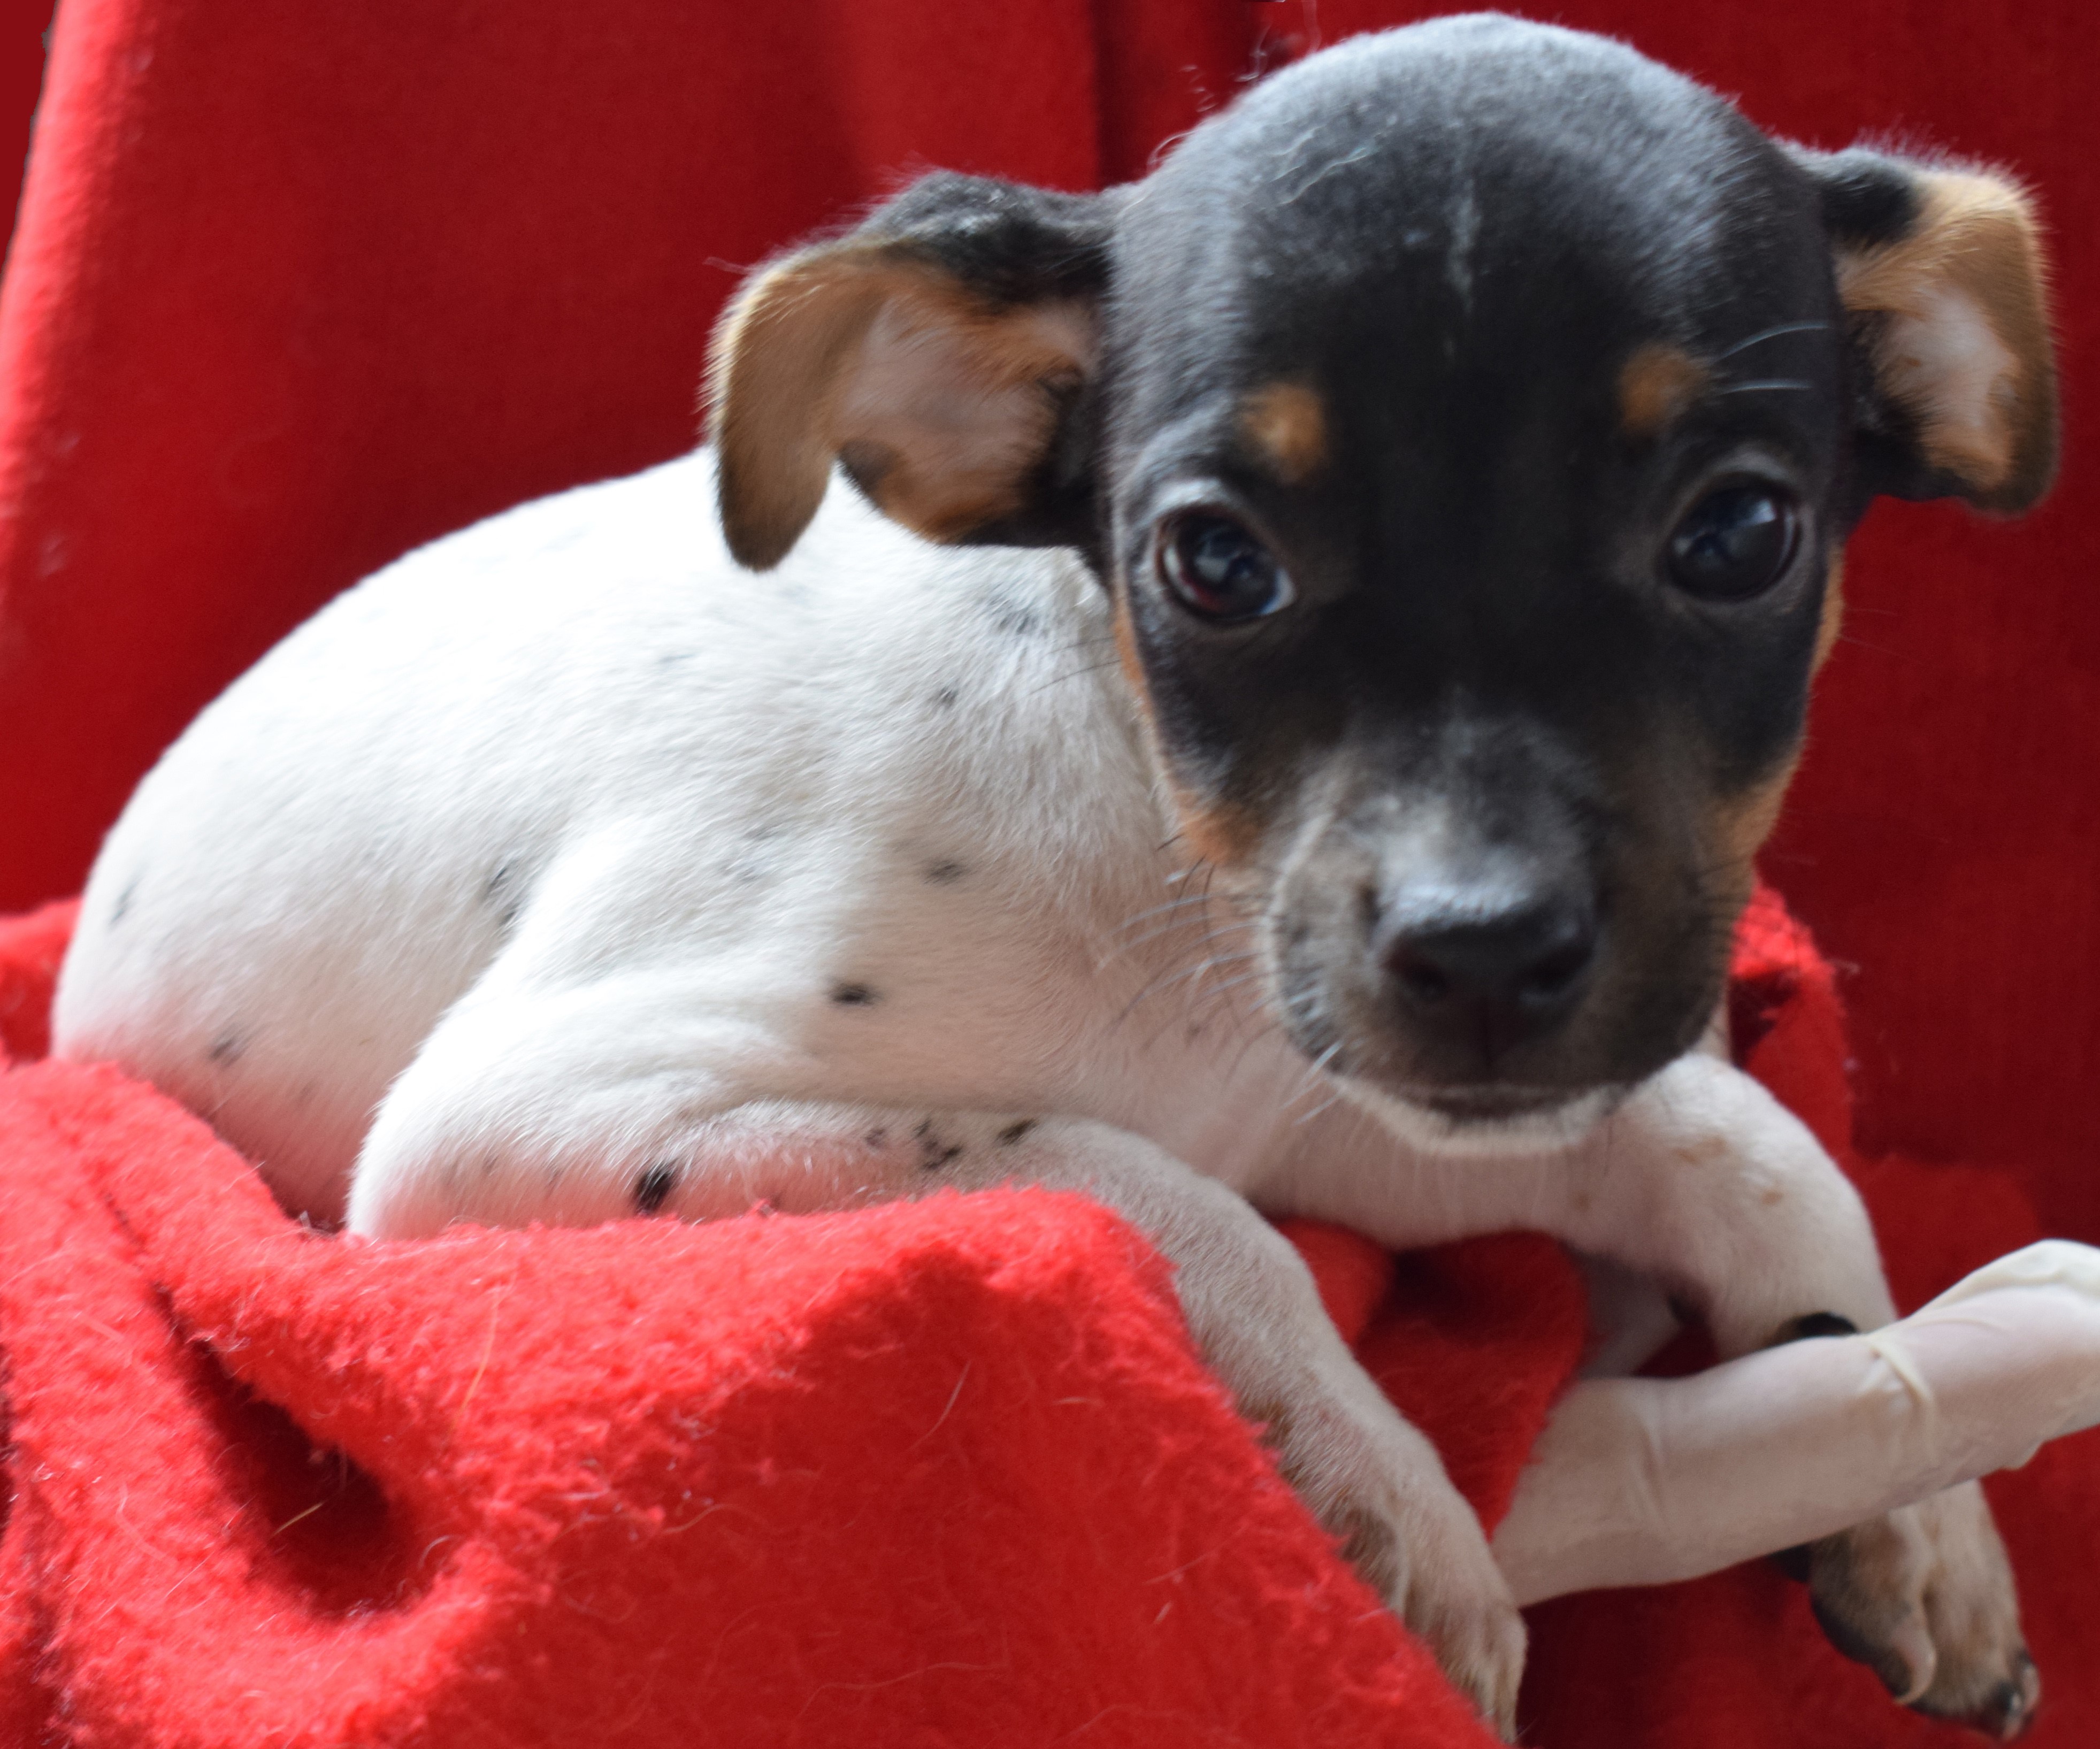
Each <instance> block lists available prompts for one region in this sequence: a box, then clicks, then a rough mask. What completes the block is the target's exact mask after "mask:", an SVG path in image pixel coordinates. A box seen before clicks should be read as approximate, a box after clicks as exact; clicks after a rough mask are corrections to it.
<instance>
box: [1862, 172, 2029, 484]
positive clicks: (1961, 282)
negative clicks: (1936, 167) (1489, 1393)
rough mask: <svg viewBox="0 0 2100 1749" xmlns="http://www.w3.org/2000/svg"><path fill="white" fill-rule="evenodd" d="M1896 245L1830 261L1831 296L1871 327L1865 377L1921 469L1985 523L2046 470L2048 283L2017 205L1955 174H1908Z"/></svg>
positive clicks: (2018, 197) (2012, 193)
mask: <svg viewBox="0 0 2100 1749" xmlns="http://www.w3.org/2000/svg"><path fill="white" fill-rule="evenodd" d="M1920 183H1921V194H1922V198H1921V204H1920V210H1919V214H1918V218H1917V222H1916V223H1915V224H1914V225H1913V227H1911V230H1910V232H1909V234H1908V236H1904V238H1902V239H1901V240H1899V241H1897V242H1895V243H1890V244H1885V245H1881V246H1879V247H1877V248H1873V249H1841V250H1840V252H1839V253H1838V295H1839V297H1841V298H1842V300H1843V302H1844V304H1845V307H1846V309H1847V310H1850V311H1853V312H1854V313H1855V314H1858V315H1874V316H1878V317H1880V318H1882V328H1881V333H1880V334H1879V336H1878V337H1877V340H1876V341H1875V346H1874V355H1873V357H1874V369H1875V373H1876V376H1877V378H1878V380H1879V381H1880V384H1881V386H1882V392H1883V393H1885V394H1887V395H1888V396H1889V398H1890V399H1891V400H1893V401H1895V402H1896V403H1898V404H1899V406H1901V407H1902V408H1904V410H1905V411H1906V412H1908V413H1909V414H1910V415H1911V416H1912V417H1913V418H1914V419H1915V420H1917V423H1918V434H1919V441H1920V443H1921V447H1922V448H1923V451H1924V454H1925V457H1926V460H1927V461H1928V462H1929V463H1930V465H1932V466H1933V467H1935V468H1936V469H1940V470H1941V471H1943V473H1946V474H1949V475H1951V476H1952V477H1953V478H1955V479H1957V480H1959V481H1960V482H1961V483H1962V485H1963V486H1964V487H1965V488H1966V492H1965V496H1968V497H1969V498H1970V500H1971V501H1972V502H1973V503H1974V504H1979V505H1980V506H1981V507H1982V508H1983V509H1989V510H2003V511H2008V512H2010V511H2017V510H2024V509H2027V508H2028V507H2029V506H2030V505H2031V504H2033V503H2034V502H2035V501H2036V500H2037V499H2039V498H2040V496H2041V495H2042V494H2043V493H2044V492H2045V491H2047V490H2048V489H2049V480H2050V478H2052V476H2053V475H2054V473H2055V469H2056V372H2055V364H2054V359H2053V357H2052V353H2051V347H2050V341H2049V309H2048V271H2047V267H2046V265H2045V262H2044V259H2043V256H2042V250H2041V244H2040V231H2039V227H2037V225H2036V222H2035V217H2034V212H2033V209H2032V205H2030V203H2029V201H2028V200H2027V196H2026V195H2025V194H2024V193H2023V192H2021V190H2020V189H2019V188H2018V187H2015V186H2014V184H2012V183H2010V182H2006V181H2004V180H2002V179H2001V178H1997V177H1995V176H1988V175H1983V174H1976V173H1974V172H1965V171H1945V170H1941V171H1926V172H1922V173H1921V175H1920Z"/></svg>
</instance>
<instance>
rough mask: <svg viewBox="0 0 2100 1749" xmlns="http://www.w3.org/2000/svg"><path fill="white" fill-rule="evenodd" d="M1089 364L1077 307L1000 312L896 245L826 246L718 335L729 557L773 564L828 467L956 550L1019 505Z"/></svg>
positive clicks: (714, 404) (767, 285) (716, 375)
mask: <svg viewBox="0 0 2100 1749" xmlns="http://www.w3.org/2000/svg"><path fill="white" fill-rule="evenodd" d="M1092 354H1093V322H1092V312H1091V311H1090V309H1089V308H1088V307H1087V306H1086V305H1084V304H1083V303H1081V302H1078V301H1075V300H1053V301H1048V302H1043V303H1041V304H1035V305H1018V306H1010V307H1006V308H996V307H994V306H990V305H987V304H985V303H983V302H981V301H979V300H978V299H977V298H975V297H972V296H971V295H970V294H969V293H967V292H966V291H964V289H962V288H960V286H958V285H956V284H955V283H954V282H953V281H952V280H950V279H948V278H947V277H946V275H943V274H942V273H941V272H940V271H938V270H937V269H935V268H933V267H931V266H929V264H927V263H926V262H924V261H921V260H919V259H917V258H914V257H912V256H911V255H910V254H909V253H904V252H902V251H899V250H898V249H895V248H894V247H893V246H885V245H851V244H845V245H827V246H826V247H823V248H820V249H812V250H808V251H805V253H802V254H800V255H796V256H792V257H790V258H788V259H787V260H786V261H784V262H781V263H779V265H778V266H777V267H772V268H770V269H768V270H767V271H765V272H764V273H762V274H761V275H759V276H758V278H757V279H756V280H753V281H752V284H751V285H750V286H749V287H748V289H746V290H745V291H744V293H743V294H742V295H741V296H739V297H738V298H737V300H736V301H735V303H734V304H733V305H732V306H730V309H729V311H728V312H727V313H726V315H724V317H723V319H722V320H721V323H720V324H718V325H717V328H716V330H715V336H714V341H713V345H712V349H711V354H710V364H709V371H708V381H709V408H710V413H709V419H708V427H709V436H710V437H711V438H712V441H713V443H714V444H715V447H716V452H717V495H718V496H719V498H720V500H721V516H722V528H723V532H724V534H725V535H726V538H727V540H728V542H729V546H730V551H731V552H732V553H735V556H736V557H737V558H738V560H739V562H742V563H743V564H745V565H748V566H751V567H752V569H754V570H761V571H762V570H765V569H767V568H769V567H770V566H774V565H776V564H778V563H779V562H780V561H781V559H783V557H786V556H787V552H788V549H789V548H792V546H793V545H794V544H795V542H796V540H797V539H798V538H799V537H800V536H801V532H802V531H803V530H804V529H805V527H807V526H809V522H810V518H812V517H814V515H815V514H816V513H817V507H818V504H821V503H822V502H823V496H824V492H825V490H826V487H827V486H828V484H829V482H830V478H831V466H832V460H833V459H834V458H840V459H843V460H845V462H846V464H847V465H848V466H849V469H850V470H851V471H852V473H853V474H854V478H855V479H856V480H857V481H858V483H859V484H860V486H861V487H862V490H863V491H866V492H867V495H868V496H869V497H870V498H871V499H872V500H874V501H875V503H876V505H877V506H878V507H879V508H880V509H881V510H882V511H883V512H884V513H885V514H886V515H889V516H890V517H893V518H895V519H896V520H897V521H898V522H902V523H903V524H904V525H905V526H907V528H911V529H913V530H915V531H917V532H918V533H920V534H922V535H926V536H927V537H928V538H929V539H930V540H955V539H958V538H960V536H962V535H967V534H968V533H970V532H971V531H973V530H975V529H977V528H980V527H982V526H984V525H985V524H986V522H993V521H995V520H997V519H998V518H999V517H1001V516H1004V515H1008V514H1010V513H1012V512H1013V511H1014V510H1016V509H1019V508H1020V507H1021V503H1022V501H1023V497H1024V492H1025V487H1026V478H1027V475H1028V474H1029V472H1030V469H1032V468H1033V467H1034V466H1035V465H1036V463H1037V462H1038V461H1039V460H1041V458H1042V456H1043V452H1044V451H1045V450H1046V449H1047V447H1048V444H1049V442H1050V439H1051V437H1052V433H1053V431H1054V429H1055V425H1056V421H1057V397H1058V394H1059V393H1060V392H1061V390H1065V388H1067V387H1069V386H1070V385H1074V384H1076V383H1077V381H1079V377H1081V376H1082V374H1083V372H1084V371H1085V369H1086V368H1087V366H1088V365H1089V364H1090V363H1092Z"/></svg>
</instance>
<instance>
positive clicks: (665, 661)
mask: <svg viewBox="0 0 2100 1749" xmlns="http://www.w3.org/2000/svg"><path fill="white" fill-rule="evenodd" d="M692 659H693V653H692V651H690V650H665V651H664V652H663V653H662V654H660V655H659V656H658V657H657V659H656V666H657V667H660V668H675V667H677V665H678V664H679V663H682V662H690V661H691V660H692Z"/></svg>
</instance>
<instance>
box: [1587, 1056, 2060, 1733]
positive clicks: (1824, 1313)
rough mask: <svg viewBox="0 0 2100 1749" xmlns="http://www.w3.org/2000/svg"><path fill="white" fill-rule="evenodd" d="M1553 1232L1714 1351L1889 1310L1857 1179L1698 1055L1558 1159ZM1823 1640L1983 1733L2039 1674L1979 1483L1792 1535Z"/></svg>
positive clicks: (1725, 1070) (1904, 1693)
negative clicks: (1687, 1313)
mask: <svg viewBox="0 0 2100 1749" xmlns="http://www.w3.org/2000/svg"><path fill="white" fill-rule="evenodd" d="M1562 1236H1563V1237H1564V1238H1566V1239H1567V1240H1568V1241H1569V1243H1571V1244H1573V1245H1577V1246H1579V1247H1581V1248H1582V1249H1586V1250H1589V1251H1592V1252H1595V1253H1598V1254H1599V1255H1603V1256H1608V1257H1611V1258H1613V1259H1614V1260H1616V1261H1617V1262H1623V1263H1626V1264H1627V1265H1629V1266H1630V1267H1634V1268H1636V1269H1639V1270H1643V1271H1646V1272H1648V1273H1649V1274H1651V1275H1654V1276H1656V1277H1657V1279H1658V1280H1661V1281H1662V1282H1664V1283H1665V1284H1669V1285H1672V1286H1674V1287H1675V1288H1677V1289H1679V1291H1680V1292H1682V1293H1683V1294H1684V1296H1685V1297H1686V1298H1687V1300H1688V1301H1689V1302H1690V1303H1691V1304H1692V1306H1694V1307H1695V1308H1696V1310H1697V1311H1699V1312H1700V1313H1701V1315H1703V1316H1704V1318H1705V1320H1706V1323H1707V1326H1708V1328H1710V1330H1711V1331H1712V1333H1713V1335H1714V1343H1715V1346H1717V1347H1718V1349H1719V1350H1720V1352H1721V1355H1722V1357H1723V1359H1729V1358H1732V1357H1733V1356H1736V1355H1742V1354H1745V1353H1748V1352H1749V1351H1750V1350H1753V1349H1756V1348H1761V1347H1764V1346H1769V1345H1771V1344H1772V1343H1775V1342H1782V1341H1793V1340H1796V1339H1799V1338H1800V1337H1802V1336H1804V1335H1809V1334H1813V1333H1817V1332H1822V1333H1829V1332H1833V1331H1838V1330H1842V1328H1844V1327H1845V1326H1846V1325H1849V1326H1850V1327H1851V1328H1852V1329H1855V1330H1860V1331H1867V1330H1873V1329H1877V1328H1880V1327H1881V1326H1882V1325H1883V1324H1888V1323H1890V1321H1892V1320H1893V1319H1894V1318H1895V1306H1894V1304H1893V1302H1891V1301H1890V1297H1889V1292H1888V1287H1887V1284H1886V1280H1884V1279H1883V1276H1882V1270H1881V1262H1880V1255H1879V1252H1878V1250H1877V1248H1876V1246H1875V1244H1874V1237H1873V1227H1872V1226H1871V1224H1870V1223H1869V1222H1868V1218H1867V1214H1866V1210H1865V1209H1864V1206H1863V1205H1861V1203H1860V1199H1859V1195H1858V1193H1857V1192H1855V1190H1854V1189H1853V1188H1852V1186H1851V1183H1849V1182H1848V1181H1847V1180H1846V1178H1845V1176H1844V1174H1842V1172H1840V1171H1839V1170H1838V1168H1837V1166H1836V1165H1835V1164H1834V1163H1833V1161H1831V1160H1830V1158H1829V1156H1828V1155H1826V1154H1825V1153H1824V1151H1823V1149H1822V1148H1821V1147H1820V1144H1819V1143H1817V1142H1816V1141H1815V1138H1814V1137H1813V1136H1812V1135H1811V1134H1809V1132H1808V1130H1807V1127H1806V1126H1804V1125H1802V1123H1801V1122H1800V1121H1799V1120H1798V1119H1797V1118H1795V1117H1793V1114H1792V1113H1791V1112H1788V1111H1787V1110H1786V1109H1785V1108H1784V1107H1782V1106H1781V1105H1780V1104H1779V1102H1778V1101H1777V1100H1776V1099H1773V1098H1772V1097H1771V1095H1770V1094H1769V1093H1767V1091H1766V1090H1764V1089H1763V1088H1762V1086H1759V1085H1758V1083H1757V1082H1755V1081H1754V1080H1753V1079H1752V1078H1751V1077H1749V1076H1748V1075H1745V1074H1744V1073H1741V1072H1740V1070H1738V1069H1736V1068H1732V1067H1730V1066H1729V1065H1727V1064H1724V1063H1722V1062H1719V1061H1718V1060H1715V1059H1714V1058H1712V1057H1709V1056H1704V1055H1701V1056H1692V1057H1687V1058H1686V1059H1684V1060H1683V1061H1681V1062H1679V1063H1677V1064H1673V1065H1672V1066H1671V1067H1670V1068H1668V1069H1665V1071H1664V1072H1663V1073H1661V1075H1658V1076H1657V1077H1655V1079H1654V1080H1652V1081H1651V1082H1648V1084H1647V1085H1646V1086H1643V1087H1642V1088H1641V1089H1640V1090H1639V1091H1638V1092H1636V1093H1635V1095H1634V1096H1633V1097H1632V1098H1631V1099H1629V1100H1628V1101H1627V1102H1626V1104H1625V1105H1624V1106H1622V1107H1621V1108H1620V1110H1619V1111H1618V1112H1616V1113H1614V1114H1613V1116H1612V1117H1611V1118H1609V1119H1608V1120H1607V1121H1606V1122H1605V1123H1604V1126H1602V1129H1601V1130H1600V1132H1599V1134H1598V1135H1597V1136H1596V1137H1595V1139H1593V1141H1592V1142H1591V1143H1590V1145H1589V1146H1588V1147H1587V1148H1585V1149H1584V1150H1583V1151H1582V1156H1581V1157H1580V1158H1579V1159H1578V1160H1577V1161H1575V1162H1574V1163H1573V1173H1572V1174H1571V1187H1570V1196H1569V1201H1568V1221H1567V1223H1566V1226H1565V1228H1564V1231H1563V1232H1562ZM1795 1559H1796V1560H1797V1561H1798V1564H1799V1568H1800V1570H1802V1571H1803V1573H1804V1576H1805V1577H1806V1578H1807V1580H1808V1583H1809V1586H1810V1589H1811V1595H1812V1596H1813V1598H1814V1601H1815V1613H1816V1615H1817V1618H1818V1619H1820V1621H1821V1622H1822V1623H1823V1626H1824V1631H1825V1632H1827V1633H1828V1634H1829V1637H1830V1639H1831V1642H1832V1643H1833V1645H1836V1646H1837V1647H1838V1650H1841V1651H1842V1652H1844V1653H1845V1654H1846V1655H1847V1656H1849V1657H1852V1658H1855V1659H1859V1660H1860V1662H1861V1663H1865V1664H1867V1665H1868V1666H1869V1667H1872V1668H1873V1671H1874V1672H1875V1673H1876V1674H1877V1676H1880V1677H1881V1678H1882V1681H1883V1682H1884V1683H1885V1684H1886V1685H1887V1687H1888V1689H1889V1690H1890V1693H1891V1694H1894V1695H1895V1696H1896V1697H1897V1698H1899V1700H1901V1701H1903V1702H1904V1703H1905V1704H1907V1705H1910V1706H1914V1707H1917V1708H1918V1709H1919V1710H1920V1711H1921V1712H1928V1713H1932V1714H1935V1715H1937V1716H1943V1717H1950V1718H1957V1719H1962V1720H1967V1721H1969V1722H1970V1723H1972V1724H1974V1725H1978V1726H1979V1727H1980V1728H1982V1729H1985V1730H1987V1731H1989V1732H1990V1733H1991V1734H1993V1735H2002V1736H2011V1735H2014V1734H2017V1733H2018V1731H2019V1730H2020V1729H2023V1727H2024V1725H2026V1723H2027V1720H2028V1719H2030V1718H2031V1717H2032V1715H2033V1712H2034V1708H2035V1706H2036V1703H2037V1702H2038V1700H2039V1699H2040V1679H2039V1677H2038V1676H2036V1672H2035V1667H2034V1663H2033V1661H2032V1659H2030V1658H2029V1657H2028V1656H2027V1648H2026V1645H2025V1644H2024V1643H2023V1636H2022V1633H2021V1630H2020V1622H2019V1603H2018V1596H2017V1593H2016V1592H2015V1590H2014V1584H2013V1578H2012V1571H2011V1568H2010V1566H2009V1564H2008V1563H2007V1561H2006V1558H2005V1547H2004V1544H2002V1542H2001V1540H2000V1539H1999V1536H1998V1531H1997V1527H1996V1524H1995V1523H1994V1522H1992V1518H1991V1512H1990V1508H1989V1506H1988V1504H1986V1503H1985V1501H1984V1499H1983V1490H1982V1489H1981V1488H1980V1487H1979V1486H1978V1485H1977V1484H1976V1483H1975V1482H1965V1483H1962V1484H1961V1485H1960V1486H1958V1487H1952V1488H1949V1489H1947V1490H1946V1491H1943V1492H1942V1493H1939V1494H1936V1495H1934V1496H1931V1497H1930V1498H1929V1499H1926V1500H1921V1501H1919V1502H1917V1504H1915V1505H1912V1506H1905V1507H1900V1508H1899V1509H1896V1510H1895V1511H1893V1512H1890V1513H1885V1514H1883V1515H1882V1517H1880V1518H1871V1519H1868V1521H1866V1522H1864V1523H1862V1524H1859V1525H1855V1526H1854V1527H1852V1528H1851V1530H1849V1531H1840V1532H1838V1534H1837V1535H1833V1536H1827V1537H1824V1538H1823V1539H1821V1540H1820V1541H1817V1542H1815V1543H1814V1544H1810V1545H1809V1546H1808V1547H1807V1548H1806V1549H1802V1550H1799V1551H1797V1552H1796V1555H1795Z"/></svg>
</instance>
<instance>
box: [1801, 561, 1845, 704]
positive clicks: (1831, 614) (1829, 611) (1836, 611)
mask: <svg viewBox="0 0 2100 1749" xmlns="http://www.w3.org/2000/svg"><path fill="white" fill-rule="evenodd" d="M1844 623H1845V555H1844V554H1843V553H1836V554H1833V556H1832V557H1831V560H1830V569H1829V572H1828V573H1827V574H1826V575H1825V576H1824V580H1823V616H1822V618H1821V619H1819V620H1817V622H1816V624H1815V658H1814V659H1813V660H1812V661H1811V663H1810V664H1809V669H1808V672H1810V673H1811V674H1814V673H1815V672H1817V671H1818V670H1819V669H1820V668H1821V667H1822V666H1823V664H1824V663H1825V662H1827V661H1828V660H1829V658H1830V652H1831V650H1833V649H1834V648H1835V647H1836V645H1837V643H1838V632H1839V631H1840V630H1841V629H1842V628H1843V626H1844Z"/></svg>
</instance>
